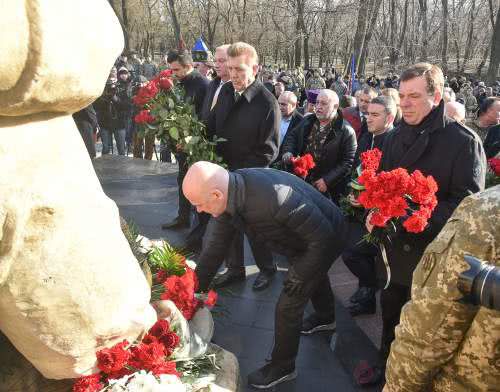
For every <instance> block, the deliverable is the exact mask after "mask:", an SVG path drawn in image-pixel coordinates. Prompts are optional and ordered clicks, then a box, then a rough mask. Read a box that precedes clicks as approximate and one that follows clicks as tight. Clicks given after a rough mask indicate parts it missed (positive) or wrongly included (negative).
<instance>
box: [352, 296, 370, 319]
mask: <svg viewBox="0 0 500 392" xmlns="http://www.w3.org/2000/svg"><path fill="white" fill-rule="evenodd" d="M347 310H348V311H349V313H350V314H351V316H353V317H354V316H359V315H362V314H375V313H376V312H377V301H376V300H375V297H374V298H373V300H368V301H363V302H357V303H355V304H352V305H351V306H349V307H348V308H347Z"/></svg>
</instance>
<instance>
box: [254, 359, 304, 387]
mask: <svg viewBox="0 0 500 392" xmlns="http://www.w3.org/2000/svg"><path fill="white" fill-rule="evenodd" d="M296 377H297V372H296V370H295V366H293V365H291V366H286V367H281V366H276V365H273V363H272V362H271V363H268V364H267V365H265V366H263V367H261V368H260V369H257V370H256V371H254V372H252V373H250V374H249V375H248V385H251V386H252V387H254V388H257V389H267V388H272V387H274V386H275V385H278V384H281V383H282V382H285V381H289V380H293V379H294V378H296Z"/></svg>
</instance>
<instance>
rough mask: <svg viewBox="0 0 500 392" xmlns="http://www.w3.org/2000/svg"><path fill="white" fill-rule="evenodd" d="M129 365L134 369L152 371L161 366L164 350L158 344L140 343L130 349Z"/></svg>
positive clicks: (161, 345)
mask: <svg viewBox="0 0 500 392" xmlns="http://www.w3.org/2000/svg"><path fill="white" fill-rule="evenodd" d="M130 351H131V354H132V355H131V357H130V360H129V362H128V363H129V365H130V366H133V367H134V368H136V369H145V370H152V369H153V368H154V367H156V366H158V365H161V364H162V363H163V362H164V358H165V348H164V347H163V344H161V343H160V342H153V343H150V344H145V343H141V344H139V345H137V346H132V347H131V348H130Z"/></svg>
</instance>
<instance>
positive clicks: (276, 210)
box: [196, 168, 348, 291]
mask: <svg viewBox="0 0 500 392" xmlns="http://www.w3.org/2000/svg"><path fill="white" fill-rule="evenodd" d="M229 176H230V178H229V193H228V205H227V208H226V211H225V213H224V214H222V215H221V216H219V217H218V218H216V219H211V221H210V223H209V226H210V227H209V229H208V230H207V237H206V238H205V241H204V244H203V245H204V246H203V251H202V253H201V255H200V259H199V261H198V266H197V267H196V273H197V275H198V278H199V280H200V290H202V291H204V290H206V289H207V287H208V285H209V284H210V282H211V280H212V278H213V276H214V275H215V273H216V272H217V270H218V268H219V267H220V265H221V263H222V261H223V259H224V257H225V255H226V252H227V249H228V244H230V243H231V241H232V238H233V235H234V234H235V232H236V230H235V227H238V228H241V229H242V230H244V231H245V233H246V234H247V235H248V236H249V237H251V238H252V237H253V238H255V239H257V240H258V241H260V242H264V243H266V245H267V246H268V247H269V249H270V250H272V251H275V252H277V253H280V254H283V255H285V256H288V259H289V262H290V263H291V264H292V265H293V266H294V269H295V272H296V273H297V274H298V275H299V277H300V278H302V279H303V280H308V279H311V278H312V277H314V276H316V275H317V274H319V273H326V271H328V269H329V268H330V266H331V264H332V263H333V261H334V260H335V259H336V258H337V257H338V256H339V255H340V253H341V252H342V251H343V249H344V246H345V243H346V239H347V236H348V234H347V230H348V229H347V224H346V222H345V220H344V217H343V215H342V213H341V211H340V209H339V208H338V207H337V206H336V205H335V204H333V203H332V202H331V201H330V200H328V199H327V198H325V197H324V196H322V195H321V193H319V192H318V191H317V190H315V189H314V188H313V187H312V186H310V185H309V184H307V183H306V182H304V181H302V180H301V179H299V178H298V177H296V176H294V175H292V174H289V173H286V172H283V171H280V170H275V169H263V168H254V169H240V170H236V171H235V172H233V173H230V174H229Z"/></svg>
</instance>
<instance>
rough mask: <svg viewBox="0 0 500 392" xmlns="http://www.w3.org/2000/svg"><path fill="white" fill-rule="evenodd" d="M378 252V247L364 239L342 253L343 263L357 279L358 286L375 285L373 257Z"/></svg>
mask: <svg viewBox="0 0 500 392" xmlns="http://www.w3.org/2000/svg"><path fill="white" fill-rule="evenodd" d="M378 254H379V249H378V247H377V246H375V245H373V244H369V243H367V242H366V241H361V242H358V243H357V244H355V245H354V246H352V247H350V248H347V249H346V250H345V251H344V253H342V260H344V264H345V265H346V267H347V268H349V271H351V272H352V273H353V274H354V275H355V276H356V277H357V278H358V279H359V286H360V287H372V288H375V287H376V286H377V279H376V271H375V257H376V256H377V255H378Z"/></svg>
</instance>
